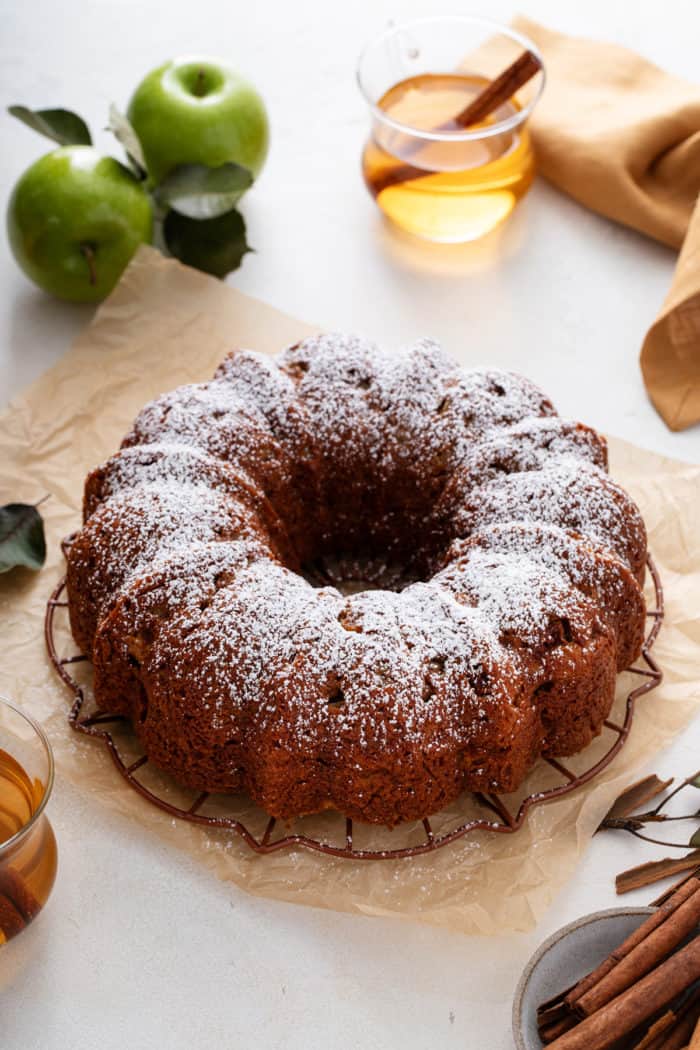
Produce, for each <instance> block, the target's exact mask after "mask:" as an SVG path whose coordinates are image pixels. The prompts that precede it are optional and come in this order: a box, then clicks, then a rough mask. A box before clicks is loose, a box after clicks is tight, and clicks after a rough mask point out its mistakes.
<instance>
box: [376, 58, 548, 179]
mask: <svg viewBox="0 0 700 1050" xmlns="http://www.w3.org/2000/svg"><path fill="white" fill-rule="evenodd" d="M541 69H542V63H541V62H540V60H539V58H537V56H536V55H534V54H533V53H532V51H523V52H522V54H520V55H518V57H517V58H516V60H515V61H514V62H512V63H511V64H510V65H509V66H508V67H507V69H504V70H503V72H502V73H499V75H498V76H497V77H496V79H495V80H492V81H491V83H490V84H488V85H487V87H485V88H484V90H483V91H481V92H480V93H479V94H478V95H477V97H476V98H475V99H474V100H473V101H472V102H470V103H469V105H468V106H466V107H465V108H464V109H463V110H462V111H461V112H460V113H457V115H456V116H455V117H454V118H453V120H452V121H450V122H449V123H445V124H440V125H438V127H436V128H433V129H432V130H433V131H451V130H454V128H453V124H454V123H456V124H459V125H460V127H462V128H465V129H466V128H468V127H469V126H470V125H471V124H478V123H479V121H481V120H484V119H485V118H486V117H488V116H489V114H490V113H493V111H494V110H495V109H498V107H499V106H502V105H503V104H504V102H507V101H508V99H509V98H512V96H513V95H514V94H515V92H516V91H519V90H520V88H521V87H523V85H524V84H526V83H527V82H528V80H531V79H532V77H534V76H535V75H536V74H537V73H539V72H540V70H541ZM419 148H420V144H418V145H417V146H416V149H419ZM409 152H410V151H409ZM434 174H435V172H433V171H428V170H426V169H425V168H418V167H416V166H415V165H414V164H401V165H399V166H398V167H396V168H391V169H390V170H388V171H387V172H385V173H384V174H383V175H382V176H381V177H380V178H378V179H375V180H374V181H373V182H372V185H371V190H372V193H373V194H374V196H375V197H378V196H379V194H380V193H382V191H383V190H386V189H388V188H389V187H390V186H399V185H401V183H402V182H408V181H409V180H410V179H421V178H424V177H425V176H426V175H434Z"/></svg>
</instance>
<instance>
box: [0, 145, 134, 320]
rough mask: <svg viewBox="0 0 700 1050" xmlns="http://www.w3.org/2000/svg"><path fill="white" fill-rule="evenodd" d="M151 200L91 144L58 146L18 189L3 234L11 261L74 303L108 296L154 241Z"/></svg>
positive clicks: (120, 167) (116, 163) (128, 174)
mask: <svg viewBox="0 0 700 1050" xmlns="http://www.w3.org/2000/svg"><path fill="white" fill-rule="evenodd" d="M152 226H153V217H152V209H151V202H150V198H149V197H148V195H147V194H146V192H145V191H144V189H143V187H142V185H141V184H140V183H139V181H138V180H137V179H136V178H135V177H134V176H133V175H132V174H131V172H130V171H129V170H128V169H127V168H125V167H124V165H123V164H120V163H119V161H117V160H114V158H113V157H104V156H102V155H101V154H99V153H98V152H97V150H95V149H93V148H92V146H62V147H61V148H60V149H57V150H54V151H53V152H52V153H47V154H46V156H44V157H41V158H40V159H39V160H38V161H37V162H36V163H35V164H33V165H32V166H31V168H29V169H28V170H27V171H25V173H24V175H23V176H22V177H21V179H20V180H19V182H18V183H17V185H16V186H15V188H14V190H13V192H12V196H11V197H10V202H9V205H8V208H7V231H8V235H9V238H10V244H11V246H12V251H13V252H14V256H15V259H16V260H17V262H18V263H19V265H20V266H21V268H22V269H23V270H24V272H25V273H26V275H27V277H29V278H30V279H31V280H32V281H34V282H35V284H38V285H39V287H40V288H43V289H44V290H45V291H47V292H50V293H51V294H52V295H56V296H58V298H59V299H69V300H71V301H73V302H98V301H99V300H100V299H104V297H105V296H106V295H107V294H108V293H109V292H111V290H112V288H113V287H114V285H115V284H116V283H117V281H118V280H119V277H120V275H121V273H122V270H123V269H124V267H125V266H126V264H127V263H128V262H129V260H130V259H131V256H132V255H133V254H134V252H135V251H136V249H137V248H138V246H139V245H140V244H143V243H145V242H149V241H150V240H151V233H152Z"/></svg>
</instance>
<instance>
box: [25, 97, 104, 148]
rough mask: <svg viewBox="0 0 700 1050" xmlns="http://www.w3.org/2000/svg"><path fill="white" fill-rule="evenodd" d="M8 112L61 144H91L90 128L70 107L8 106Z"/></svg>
mask: <svg viewBox="0 0 700 1050" xmlns="http://www.w3.org/2000/svg"><path fill="white" fill-rule="evenodd" d="M7 111H8V113H10V114H12V116H13V117H16V118H17V120H21V121H22V123H23V124H26V125H27V127H28V128H31V129H32V130H33V131H38V132H39V134H40V135H45V136H46V138H47V139H52V140H53V141H54V142H58V144H59V145H60V146H91V145H92V137H91V135H90V130H89V128H88V126H87V124H86V123H85V121H84V120H83V118H82V117H79V116H78V114H77V113H72V112H71V110H69V109H29V108H28V107H27V106H8V110H7Z"/></svg>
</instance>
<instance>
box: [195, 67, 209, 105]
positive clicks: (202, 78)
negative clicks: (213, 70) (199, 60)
mask: <svg viewBox="0 0 700 1050" xmlns="http://www.w3.org/2000/svg"><path fill="white" fill-rule="evenodd" d="M206 76H207V75H206V73H205V72H204V70H203V69H198V70H197V80H196V82H195V85H194V89H193V90H194V94H195V95H197V97H198V98H201V97H202V95H204V94H205V93H206V92H205V84H206Z"/></svg>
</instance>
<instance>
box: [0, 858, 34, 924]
mask: <svg viewBox="0 0 700 1050" xmlns="http://www.w3.org/2000/svg"><path fill="white" fill-rule="evenodd" d="M0 894H2V896H4V897H6V898H7V899H8V900H9V901H10V902H11V903H12V904H13V905H14V907H15V908H16V909H17V911H18V912H19V913H20V915H21V916H22V918H23V919H24V920H25V922H31V921H32V919H33V918H34V916H35V915H37V914H38V913H39V912H40V911H41V905H40V904H39V901H38V900H37V899H36V897H35V896H34V894H33V893H32V891H31V890H30V889H29V887H28V886H27V883H26V882H25V881H24V879H23V878H22V876H21V875H20V874H19V873H18V872H17V871H15V869H14V868H0Z"/></svg>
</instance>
